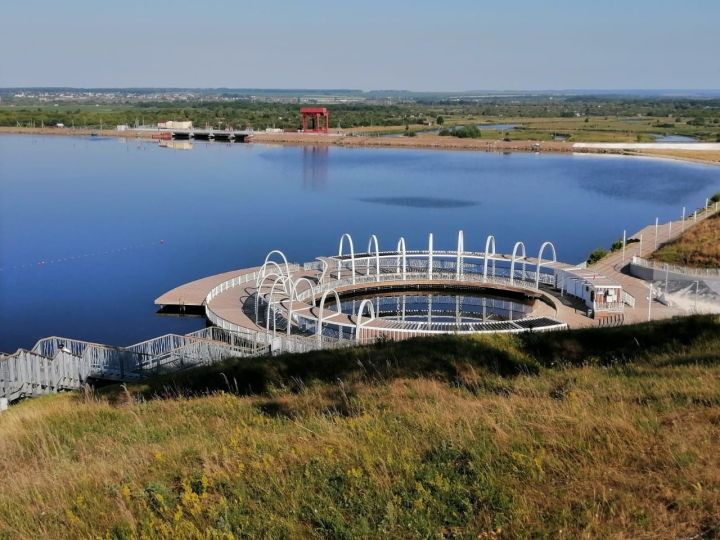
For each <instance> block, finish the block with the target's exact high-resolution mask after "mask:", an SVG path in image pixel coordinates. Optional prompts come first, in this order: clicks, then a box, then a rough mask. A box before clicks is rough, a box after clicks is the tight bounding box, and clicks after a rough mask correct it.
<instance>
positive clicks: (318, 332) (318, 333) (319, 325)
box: [315, 288, 342, 339]
mask: <svg viewBox="0 0 720 540" xmlns="http://www.w3.org/2000/svg"><path fill="white" fill-rule="evenodd" d="M330 293H332V294H333V296H335V303H336V304H337V308H338V311H337V312H338V313H342V305H341V304H340V295H339V294H338V292H337V291H336V290H335V289H334V288H333V289H328V290H327V291H325V292H324V293H323V295H322V297H321V298H320V310H319V312H318V321H317V329H316V330H315V335H316V336H317V338H318V339H322V324H323V311H324V310H325V300H326V299H327V296H328V294H330Z"/></svg>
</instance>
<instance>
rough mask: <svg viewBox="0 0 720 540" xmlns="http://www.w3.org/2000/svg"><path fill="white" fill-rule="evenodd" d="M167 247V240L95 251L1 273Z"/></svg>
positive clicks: (1, 270)
mask: <svg viewBox="0 0 720 540" xmlns="http://www.w3.org/2000/svg"><path fill="white" fill-rule="evenodd" d="M163 245H165V240H159V241H156V242H148V243H145V244H136V245H131V246H125V247H121V248H115V249H106V250H102V251H93V252H90V253H83V254H82V255H79V254H78V255H69V256H67V257H58V258H55V259H40V260H39V261H37V262H34V263H23V264H14V265H11V266H5V267H0V272H4V271H6V270H22V269H29V268H37V267H39V266H48V265H51V264H59V263H65V262H73V261H80V260H82V259H89V258H93V257H103V256H106V255H114V254H117V253H126V252H130V251H135V250H138V249H144V248H150V247H159V246H163Z"/></svg>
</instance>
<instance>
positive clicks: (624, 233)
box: [622, 230, 627, 262]
mask: <svg viewBox="0 0 720 540" xmlns="http://www.w3.org/2000/svg"><path fill="white" fill-rule="evenodd" d="M625 244H627V230H624V231H623V259H622V260H623V262H625Z"/></svg>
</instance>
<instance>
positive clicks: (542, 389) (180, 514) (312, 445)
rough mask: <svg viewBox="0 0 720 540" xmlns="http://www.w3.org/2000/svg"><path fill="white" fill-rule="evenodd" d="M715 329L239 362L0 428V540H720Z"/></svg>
mask: <svg viewBox="0 0 720 540" xmlns="http://www.w3.org/2000/svg"><path fill="white" fill-rule="evenodd" d="M719 446H720V319H718V318H717V317H693V318H688V319H682V320H676V321H668V322H659V323H654V324H652V325H649V326H648V325H641V326H631V327H622V328H617V329H604V330H583V331H574V332H566V333H560V334H552V335H550V334H546V335H536V336H524V337H512V336H493V337H486V338H474V339H473V338H459V337H452V336H446V337H439V338H436V339H427V340H413V341H411V342H406V343H404V344H394V343H386V344H380V345H378V346H374V347H370V348H360V349H351V350H343V351H338V352H334V353H332V352H321V353H315V354H309V355H295V356H291V355H288V356H281V357H277V358H274V359H271V360H268V359H255V360H243V361H232V362H228V363H226V364H224V365H222V366H216V367H213V368H209V369H205V370H201V371H197V372H191V373H185V374H182V375H177V376H174V377H169V378H165V379H158V380H155V381H152V382H151V383H149V384H146V385H142V386H135V387H130V388H129V389H128V390H127V391H124V390H122V389H118V388H114V389H113V388H111V389H107V390H105V391H104V392H102V393H100V394H98V395H73V394H67V395H62V396H50V397H47V398H40V399H35V400H31V401H28V402H26V403H23V404H20V405H18V406H16V407H13V408H12V409H11V410H10V411H9V412H7V413H3V414H2V415H0V455H2V456H3V459H2V460H0V478H2V479H3V480H2V489H0V538H3V537H5V536H7V537H12V538H15V537H19V538H35V537H37V536H46V537H52V538H59V537H67V536H76V537H102V536H105V535H106V534H107V535H108V536H110V537H116V538H122V537H131V536H132V535H138V536H144V537H165V538H183V537H198V536H201V535H200V532H199V531H204V533H205V535H206V536H207V537H214V538H221V537H232V536H233V535H235V536H238V537H243V536H244V537H250V538H256V537H267V538H284V537H290V538H292V537H295V538H302V537H308V536H317V537H328V538H358V537H360V538H362V537H365V538H375V537H378V536H389V537H396V538H413V537H423V538H424V537H460V538H478V537H480V538H518V537H520V538H522V537H538V536H541V537H542V536H547V537H568V538H575V537H580V536H591V537H611V536H625V537H663V538H665V537H678V536H690V535H693V534H699V533H703V534H704V537H713V535H715V536H716V535H718V534H720V529H719V528H718V527H720V452H718V447H719Z"/></svg>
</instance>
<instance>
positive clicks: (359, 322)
mask: <svg viewBox="0 0 720 540" xmlns="http://www.w3.org/2000/svg"><path fill="white" fill-rule="evenodd" d="M365 306H370V319H369V320H368V322H370V321H372V320H373V319H375V306H373V303H372V300H370V299H369V298H365V299H364V300H363V301H362V302H360V307H359V308H358V311H357V317H356V319H355V341H360V328H361V327H362V314H363V310H364V308H365Z"/></svg>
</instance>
